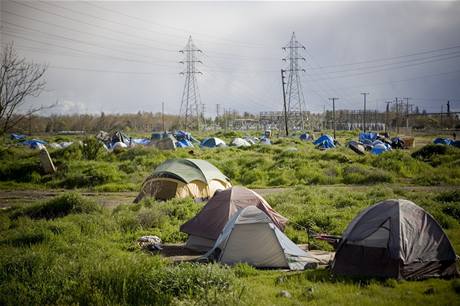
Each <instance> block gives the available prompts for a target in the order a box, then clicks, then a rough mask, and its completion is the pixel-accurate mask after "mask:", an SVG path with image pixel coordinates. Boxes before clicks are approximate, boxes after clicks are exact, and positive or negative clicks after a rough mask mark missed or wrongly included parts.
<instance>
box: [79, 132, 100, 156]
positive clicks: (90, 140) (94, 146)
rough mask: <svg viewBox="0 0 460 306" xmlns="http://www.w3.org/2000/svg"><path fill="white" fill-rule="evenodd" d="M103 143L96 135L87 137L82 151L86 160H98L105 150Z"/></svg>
mask: <svg viewBox="0 0 460 306" xmlns="http://www.w3.org/2000/svg"><path fill="white" fill-rule="evenodd" d="M103 150H104V148H103V146H102V143H101V142H100V141H99V140H98V139H96V137H86V138H85V139H84V140H83V145H82V146H81V153H82V155H83V158H84V159H86V160H96V159H97V158H98V156H99V155H100V154H101V153H102V152H103Z"/></svg>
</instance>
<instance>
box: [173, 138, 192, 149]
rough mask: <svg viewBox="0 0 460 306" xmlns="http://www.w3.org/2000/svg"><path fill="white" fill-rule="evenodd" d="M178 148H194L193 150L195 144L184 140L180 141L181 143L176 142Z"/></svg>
mask: <svg viewBox="0 0 460 306" xmlns="http://www.w3.org/2000/svg"><path fill="white" fill-rule="evenodd" d="M176 147H178V148H188V147H192V148H193V143H192V142H190V141H189V140H187V139H182V140H179V141H177V142H176Z"/></svg>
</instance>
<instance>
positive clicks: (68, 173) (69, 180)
mask: <svg viewBox="0 0 460 306" xmlns="http://www.w3.org/2000/svg"><path fill="white" fill-rule="evenodd" d="M60 177H62V179H61V180H60V181H58V182H55V183H53V184H55V185H57V186H59V187H64V188H81V187H93V186H97V185H102V184H106V183H114V182H118V181H120V180H121V179H122V178H123V177H124V176H123V175H122V174H121V173H120V172H119V171H118V170H117V168H116V167H115V166H114V165H113V164H108V163H102V162H95V161H92V162H86V163H83V162H71V163H70V164H69V166H68V169H66V170H63V171H62V172H61V173H60Z"/></svg>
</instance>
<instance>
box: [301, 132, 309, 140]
mask: <svg viewBox="0 0 460 306" xmlns="http://www.w3.org/2000/svg"><path fill="white" fill-rule="evenodd" d="M300 140H304V141H307V140H311V136H310V134H308V133H303V134H301V135H300Z"/></svg>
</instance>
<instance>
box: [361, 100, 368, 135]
mask: <svg viewBox="0 0 460 306" xmlns="http://www.w3.org/2000/svg"><path fill="white" fill-rule="evenodd" d="M361 94H362V95H363V96H364V113H363V130H364V133H366V96H367V95H368V94H369V93H368V92H362V93H361Z"/></svg>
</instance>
